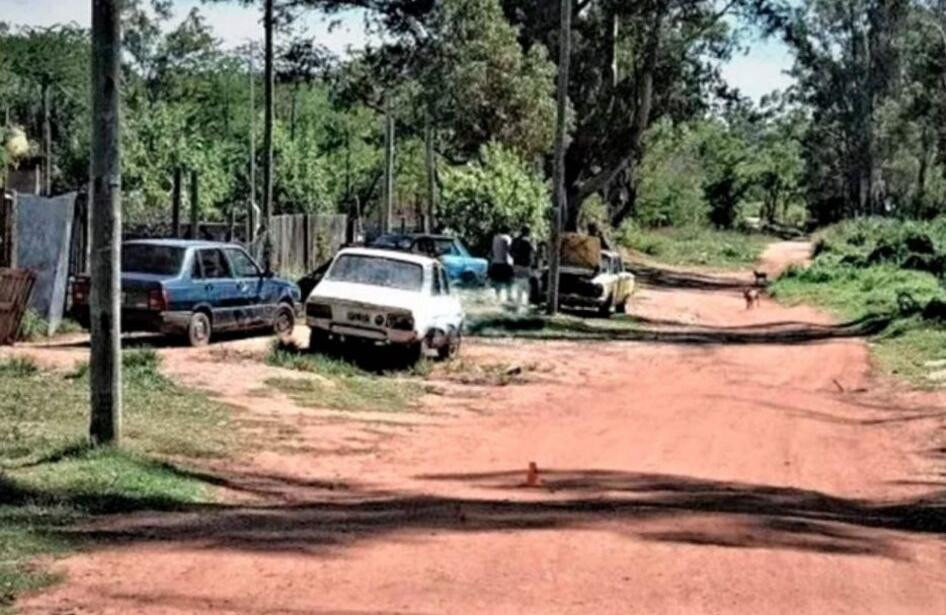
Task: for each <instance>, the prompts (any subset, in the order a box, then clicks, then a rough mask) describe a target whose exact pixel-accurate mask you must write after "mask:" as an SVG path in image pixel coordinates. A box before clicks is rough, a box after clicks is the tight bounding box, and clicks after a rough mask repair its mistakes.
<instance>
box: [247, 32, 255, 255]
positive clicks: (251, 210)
mask: <svg viewBox="0 0 946 615" xmlns="http://www.w3.org/2000/svg"><path fill="white" fill-rule="evenodd" d="M249 64H250V198H249V200H248V202H247V212H246V244H247V245H248V246H252V245H253V243H254V242H255V241H256V227H257V225H258V222H257V220H256V85H255V82H256V75H255V74H254V70H253V49H252V48H251V49H250V61H249Z"/></svg>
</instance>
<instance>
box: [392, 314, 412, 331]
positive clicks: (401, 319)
mask: <svg viewBox="0 0 946 615" xmlns="http://www.w3.org/2000/svg"><path fill="white" fill-rule="evenodd" d="M388 328H389V329H397V330H398V331H413V330H414V317H413V316H411V315H410V314H388Z"/></svg>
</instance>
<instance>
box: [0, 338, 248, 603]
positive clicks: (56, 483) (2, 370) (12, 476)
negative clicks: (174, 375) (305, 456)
mask: <svg viewBox="0 0 946 615" xmlns="http://www.w3.org/2000/svg"><path fill="white" fill-rule="evenodd" d="M123 364H124V368H125V370H124V373H125V382H124V402H125V408H124V421H125V423H124V433H123V436H124V440H123V446H122V449H121V450H118V449H109V448H104V449H90V448H89V447H88V446H87V445H86V444H85V443H84V441H85V433H86V431H87V425H88V398H89V393H88V388H89V383H88V375H87V371H88V370H87V369H86V368H85V367H84V366H83V367H80V368H79V369H77V370H76V371H75V372H73V373H70V374H63V373H60V372H52V371H45V370H42V369H39V368H38V367H37V366H36V365H35V364H33V363H31V362H30V361H28V360H23V359H13V360H6V361H0V610H2V609H3V608H9V607H10V605H11V604H12V602H13V600H14V599H15V598H16V596H18V595H19V594H21V593H22V592H24V591H31V590H34V589H38V588H40V587H43V586H45V585H47V584H49V583H51V582H53V581H55V577H54V576H52V575H50V574H49V573H47V572H46V571H45V570H43V569H42V567H37V566H35V565H34V563H33V560H34V558H36V557H38V556H41V555H48V554H56V553H61V552H63V551H67V550H69V549H72V548H74V547H76V546H78V543H77V542H76V540H77V539H76V538H75V537H74V534H72V533H70V532H68V531H66V530H67V528H68V527H69V526H71V525H73V524H75V523H78V522H82V521H84V520H87V519H89V518H90V517H91V516H92V515H96V514H103V513H112V512H123V511H132V510H142V509H146V510H167V509H175V508H180V507H182V506H185V505H188V504H194V503H198V502H207V501H209V500H210V498H211V493H210V491H209V489H208V487H207V485H205V484H204V483H202V482H200V481H199V480H197V479H195V478H193V477H192V476H191V475H189V474H188V473H187V472H186V471H183V470H179V469H177V468H175V467H174V466H173V465H170V464H169V463H167V462H166V461H164V460H167V459H173V458H179V457H188V458H192V457H206V456H220V455H223V454H225V453H226V452H227V450H229V449H230V448H231V447H232V446H233V445H234V444H235V439H234V436H233V434H232V433H231V432H230V430H229V429H228V422H229V411H228V410H227V408H225V407H223V406H222V405H220V404H218V403H216V402H213V401H211V400H210V399H208V398H207V397H206V396H205V395H203V394H201V393H197V392H194V391H190V390H187V389H184V388H182V387H179V386H177V385H175V384H173V383H172V382H171V381H170V380H168V379H167V378H166V377H164V376H163V375H161V373H160V372H159V370H158V367H159V361H158V356H157V355H156V354H155V353H154V352H153V351H150V350H132V351H126V352H125V354H124V361H123Z"/></svg>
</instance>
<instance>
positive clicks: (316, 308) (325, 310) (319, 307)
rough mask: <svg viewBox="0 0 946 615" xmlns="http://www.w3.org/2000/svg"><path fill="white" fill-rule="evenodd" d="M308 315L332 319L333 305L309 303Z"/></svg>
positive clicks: (306, 308) (306, 310) (307, 307)
mask: <svg viewBox="0 0 946 615" xmlns="http://www.w3.org/2000/svg"><path fill="white" fill-rule="evenodd" d="M305 313H306V316H308V317H309V318H322V319H327V320H331V319H332V306H330V305H328V304H326V303H309V304H308V305H306V307H305Z"/></svg>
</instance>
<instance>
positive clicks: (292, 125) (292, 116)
mask: <svg viewBox="0 0 946 615" xmlns="http://www.w3.org/2000/svg"><path fill="white" fill-rule="evenodd" d="M298 96H299V86H298V85H294V86H292V90H291V92H290V94H289V140H290V141H295V140H296V104H297V101H296V98H298Z"/></svg>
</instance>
